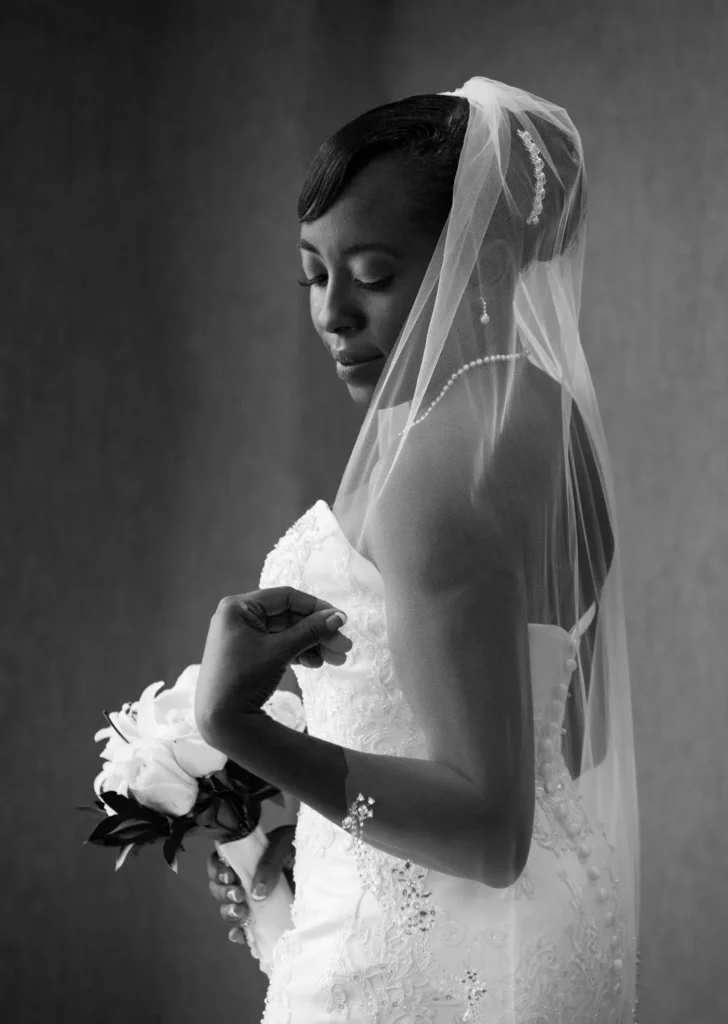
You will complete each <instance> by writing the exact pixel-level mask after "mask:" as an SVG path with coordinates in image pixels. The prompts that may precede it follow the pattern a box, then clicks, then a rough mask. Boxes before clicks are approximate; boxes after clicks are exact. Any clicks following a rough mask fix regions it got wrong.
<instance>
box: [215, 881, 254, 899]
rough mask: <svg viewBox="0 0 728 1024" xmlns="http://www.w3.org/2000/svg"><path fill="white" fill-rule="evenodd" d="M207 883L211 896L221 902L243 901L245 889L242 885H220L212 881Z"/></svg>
mask: <svg viewBox="0 0 728 1024" xmlns="http://www.w3.org/2000/svg"><path fill="white" fill-rule="evenodd" d="M208 885H209V888H210V893H211V894H212V896H213V898H214V899H216V900H220V902H221V903H245V899H246V897H245V889H243V887H242V885H220V884H219V883H218V882H212V881H210V882H208Z"/></svg>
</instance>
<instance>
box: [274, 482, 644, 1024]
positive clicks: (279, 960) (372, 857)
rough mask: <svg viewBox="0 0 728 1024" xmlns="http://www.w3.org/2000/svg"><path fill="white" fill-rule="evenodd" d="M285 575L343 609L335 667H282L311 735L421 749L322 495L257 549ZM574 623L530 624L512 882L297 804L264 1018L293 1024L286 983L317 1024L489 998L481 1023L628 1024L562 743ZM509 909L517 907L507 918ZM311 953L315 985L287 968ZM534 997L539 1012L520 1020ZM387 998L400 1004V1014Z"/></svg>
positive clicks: (356, 559)
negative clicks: (527, 850) (448, 864)
mask: <svg viewBox="0 0 728 1024" xmlns="http://www.w3.org/2000/svg"><path fill="white" fill-rule="evenodd" d="M284 585H287V586H292V587H295V588H297V589H299V590H303V591H305V592H307V593H310V594H313V595H315V596H317V597H322V598H324V599H326V600H327V601H329V602H331V603H332V604H333V605H335V606H336V607H339V608H341V609H342V610H343V611H345V612H346V614H347V616H348V621H347V624H346V627H345V632H346V634H347V635H348V636H349V637H350V638H351V639H352V641H353V648H352V650H351V652H350V653H349V655H348V658H347V662H346V663H345V664H344V665H343V666H340V667H338V666H330V665H326V664H324V666H323V667H322V668H320V669H307V668H304V667H300V666H296V667H294V672H295V674H296V677H297V680H298V683H299V686H300V688H301V693H302V697H303V703H304V709H305V713H306V719H307V725H308V730H309V732H310V733H311V735H313V736H317V737H320V738H322V739H326V740H329V741H330V742H333V743H337V744H341V745H343V746H345V747H348V748H352V749H355V750H360V751H366V752H369V753H374V754H388V755H395V756H397V755H398V756H406V757H410V758H425V757H427V753H426V745H425V737H424V735H423V733H422V730H421V729H420V728H419V726H418V723H417V722H416V720H415V717H414V715H413V713H412V710H411V708H410V707H409V705H408V703H407V701H406V700H405V697H404V694H403V693H402V690H401V689H400V687H399V686H398V684H397V680H396V677H395V675H394V672H393V668H392V661H391V657H390V652H389V647H388V642H387V629H386V615H385V603H384V582H383V580H382V577H381V575H380V574H379V572H378V570H377V569H376V567H375V566H374V565H373V563H371V562H369V561H368V560H366V559H365V558H363V557H362V556H361V555H359V554H358V552H357V551H356V550H355V549H353V548H352V547H351V545H350V544H349V542H348V540H347V538H346V536H345V535H344V534H343V531H342V530H341V528H340V526H339V523H338V521H337V520H336V518H335V516H334V514H333V512H332V511H331V509H330V508H329V506H328V505H327V504H326V503H325V502H324V501H318V502H316V504H315V505H314V506H312V508H310V509H309V510H308V511H307V512H306V513H305V514H304V515H303V516H302V517H301V518H300V519H299V520H297V522H296V523H294V524H293V526H292V527H291V528H290V529H289V530H288V531H287V533H286V534H285V535H284V537H283V538H282V539H281V540H280V541H279V542H278V543H277V544H276V546H275V547H274V548H273V550H272V551H271V552H270V554H269V555H268V557H267V559H266V561H265V564H264V567H263V571H262V573H261V578H260V586H261V587H262V588H267V587H275V586H284ZM589 619H590V616H585V618H584V620H582V622H581V623H579V624H577V626H576V627H575V628H574V630H573V631H572V632H571V633H567V632H566V631H564V630H562V629H560V628H559V627H555V626H545V625H538V624H532V625H529V645H530V652H531V670H532V692H533V708H534V726H535V729H534V732H535V743H536V778H535V787H536V813H535V820H534V830H533V843H532V853H531V856H530V857H529V861H528V864H527V867H526V869H525V871H524V872H523V874H522V876H521V878H520V879H519V880H518V881H517V882H516V883H515V884H514V885H513V886H511V887H510V888H509V889H505V890H490V889H488V888H487V887H485V886H482V885H480V884H478V883H475V882H470V881H467V880H464V879H458V878H453V877H450V876H444V875H441V874H439V873H437V872H428V871H426V870H425V869H422V868H419V867H418V866H417V865H415V864H412V863H411V862H409V861H402V860H399V859H398V858H396V857H392V856H390V855H388V854H384V853H382V852H381V851H378V850H375V849H374V848H373V847H370V846H368V845H367V844H366V843H357V842H355V840H354V839H353V838H352V836H351V835H350V834H349V832H348V831H346V830H345V829H344V828H341V827H339V826H338V825H336V824H333V823H332V822H330V821H328V820H327V819H326V818H324V817H322V816H321V815H319V814H318V813H316V812H315V811H313V809H312V808H310V807H308V806H307V805H305V804H303V805H302V807H301V811H300V814H299V821H298V827H297V832H296V866H295V879H296V899H295V901H294V906H293V910H292V916H293V925H294V927H293V928H292V929H290V930H289V931H287V932H285V933H284V934H283V936H282V938H281V940H280V941H279V943H278V945H277V946H276V948H275V950H274V969H273V973H272V975H271V985H270V989H269V992H268V997H267V1002H266V1007H267V1009H266V1015H265V1017H264V1024H279V1022H281V1024H283V1022H285V1024H289V1021H290V1022H292V1024H293V1022H298V1021H299V1020H300V1021H301V1024H304V1022H305V1024H308V1021H309V1018H308V1017H305V1016H300V1017H299V1016H296V1015H295V1013H296V1007H295V1005H294V1001H293V996H292V993H293V992H294V991H295V990H296V986H297V985H301V986H303V988H304V990H305V991H306V992H307V993H308V995H309V996H310V997H311V998H313V995H312V993H313V992H314V991H315V993H316V994H317V998H318V999H319V1000H320V1003H321V1007H322V1008H321V1011H320V1016H316V1017H311V1018H310V1019H311V1022H313V1020H315V1021H316V1022H317V1024H318V1021H319V1020H332V1021H333V1020H349V1021H356V1022H359V1021H362V1022H363V1021H368V1022H372V1024H374V1022H377V1024H380V1022H381V1024H384V1022H391V1024H395V1022H396V1024H404V1022H405V1021H406V1022H407V1024H410V1022H414V1021H416V1020H417V1021H423V1022H424V1021H428V1022H430V1024H441V1022H442V1024H445V1022H448V1024H450V1022H452V1024H456V1022H458V1021H465V1020H478V1019H479V1018H478V1016H477V1015H478V1014H479V1013H481V1014H482V1013H485V1012H486V1010H487V1017H482V1019H483V1020H485V1019H487V1020H488V1021H489V1022H492V1021H497V1022H503V1024H505V1022H508V1024H511V1022H514V1021H517V1020H518V1021H520V1020H521V1019H523V1020H528V1021H529V1024H530V1022H534V1024H537V1022H543V1024H546V1022H548V1024H551V1022H552V1021H559V1022H562V1021H563V1022H567V1021H568V1022H569V1024H583V1022H584V1021H586V1020H594V1021H598V1022H599V1024H602V1022H607V1021H614V1022H616V1021H624V1022H626V1021H628V1020H632V1017H631V1016H629V1017H628V1016H626V1015H625V1016H623V1017H620V1016H611V1014H612V1013H613V1012H614V1013H616V1012H617V1009H616V1008H618V1007H620V1006H621V986H620V981H619V971H620V970H621V965H622V962H623V958H624V957H625V955H627V954H628V947H629V943H628V941H627V940H626V938H625V936H624V934H623V930H622V928H621V927H620V909H619V893H618V887H617V885H616V879H615V876H614V871H613V868H612V865H611V863H610V859H609V850H608V848H607V845H606V842H605V837H604V836H603V833H602V832H601V830H600V828H599V825H598V823H596V822H593V821H590V820H589V817H588V815H587V813H586V811H585V809H584V807H583V805H582V802H581V801H580V799H579V796H578V791H577V788H576V786H575V784H574V783H573V782H572V780H571V777H570V775H569V773H568V771H567V769H566V766H565V764H564V760H563V757H562V755H561V742H560V741H561V729H562V722H563V716H564V708H565V701H566V695H567V693H568V685H569V678H570V676H571V673H572V671H573V669H574V667H575V665H576V662H575V661H574V660H573V659H574V655H575V653H576V650H577V645H578V637H579V635H580V634H581V633H583V631H584V630H585V629H586V628H587V626H588V624H589ZM427 906H429V907H430V909H431V913H432V919H433V921H434V923H435V926H434V927H433V928H432V930H431V932H430V934H428V935H427V936H423V935H422V934H419V933H417V932H414V934H413V930H412V921H413V920H414V918H413V915H415V917H417V918H418V915H419V913H420V912H421V911H422V908H423V907H427ZM516 907H522V908H523V910H522V911H518V914H517V915H516V912H515V908H516ZM327 913H328V914H329V918H328V919H327V918H326V914H327ZM521 913H524V914H525V916H524V917H523V918H522V919H521V918H520V916H519V915H520V914H521ZM322 915H323V916H322ZM517 917H518V920H519V921H520V922H521V923H520V924H519V927H520V929H521V930H520V932H519V933H518V934H519V941H520V942H522V944H523V948H522V949H521V950H520V952H519V956H518V961H519V962H518V965H517V966H514V965H513V963H512V962H511V960H510V951H509V943H510V942H511V940H512V935H513V931H512V929H513V927H514V922H515V921H516V918H517ZM327 920H328V922H329V925H330V933H329V934H328V941H324V939H323V938H322V937H321V928H323V927H324V926H325V924H326V921H327ZM529 921H530V923H527V922H529ZM310 929H314V931H313V932H312V931H310ZM314 934H315V935H316V938H315V939H314V937H313V935H314ZM526 940H528V941H526ZM313 949H318V950H319V952H318V954H317V956H316V958H315V959H316V964H317V966H316V968H315V973H316V975H317V980H316V983H315V985H314V984H313V982H312V980H311V979H310V978H307V980H304V976H305V975H306V970H309V971H310V970H314V967H313V965H312V966H311V967H310V968H304V966H302V965H303V964H305V963H307V962H308V961H307V960H306V957H307V954H308V953H309V952H310V951H311V950H313ZM488 951H489V952H488ZM322 963H323V964H324V965H325V967H324V969H323V970H322V968H321V964H322ZM296 979H298V980H296ZM560 988H561V990H562V994H561V995H559V994H558V993H559V989H560ZM481 989H484V990H485V991H481ZM299 998H302V997H299ZM554 999H558V1000H560V1002H561V1009H560V1010H559V1015H558V1016H555V1015H550V1013H551V1010H552V1009H553V1000H554ZM534 1000H535V1002H534ZM539 1001H540V1002H539ZM514 1005H518V1006H522V1007H523V1013H524V1016H523V1017H514V1016H513V1008H514ZM537 1005H540V1006H541V1008H542V1009H543V1013H540V1012H539V1013H536V1012H535V1011H534V1012H533V1015H532V1016H526V1015H525V1014H526V1012H528V1013H531V1009H532V1007H533V1006H537ZM316 1006H317V1007H318V1006H319V1003H316ZM323 1007H325V1013H326V1014H328V1016H326V1015H325V1013H324V1010H323ZM400 1007H407V1008H410V1007H411V1008H412V1010H413V1012H412V1014H411V1015H409V1016H407V1015H406V1014H404V1015H400V1013H399V1009H398V1008H400ZM415 1007H416V1008H417V1013H418V1014H419V1015H418V1016H415V1014H414V1008H415ZM458 1007H459V1009H458ZM619 1012H620V1013H621V1010H620V1011H619ZM467 1013H470V1017H468V1016H466V1014H467Z"/></svg>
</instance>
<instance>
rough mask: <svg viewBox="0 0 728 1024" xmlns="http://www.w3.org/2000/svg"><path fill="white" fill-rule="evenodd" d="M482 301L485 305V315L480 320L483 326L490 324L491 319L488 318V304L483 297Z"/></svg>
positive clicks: (481, 297)
mask: <svg viewBox="0 0 728 1024" xmlns="http://www.w3.org/2000/svg"><path fill="white" fill-rule="evenodd" d="M480 301H481V302H482V303H483V315H482V316H481V318H480V322H481V324H489V323H490V317H489V316H488V304H487V303H486V301H485V299H484V298H483V296H482V295H481V296H480Z"/></svg>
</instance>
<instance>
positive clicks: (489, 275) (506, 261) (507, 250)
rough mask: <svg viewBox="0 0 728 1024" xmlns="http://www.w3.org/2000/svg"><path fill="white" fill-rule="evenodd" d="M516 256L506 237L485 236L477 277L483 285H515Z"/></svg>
mask: <svg viewBox="0 0 728 1024" xmlns="http://www.w3.org/2000/svg"><path fill="white" fill-rule="evenodd" d="M516 266H517V263H516V258H515V254H514V252H513V248H512V246H511V245H509V244H508V242H507V241H506V240H505V238H494V239H492V240H489V239H488V238H485V239H484V240H483V244H482V245H481V247H480V252H479V253H478V264H477V271H476V277H479V278H480V280H481V281H482V283H483V285H485V286H487V287H489V288H494V289H500V288H508V289H509V291H510V290H512V289H513V287H515V280H516Z"/></svg>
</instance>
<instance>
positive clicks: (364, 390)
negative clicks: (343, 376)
mask: <svg viewBox="0 0 728 1024" xmlns="http://www.w3.org/2000/svg"><path fill="white" fill-rule="evenodd" d="M346 387H347V389H348V391H349V394H350V396H351V399H352V401H353V403H354V405H361V406H368V405H369V403H370V402H371V400H372V397H373V395H374V391H375V390H376V384H354V383H352V384H347V385H346Z"/></svg>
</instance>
